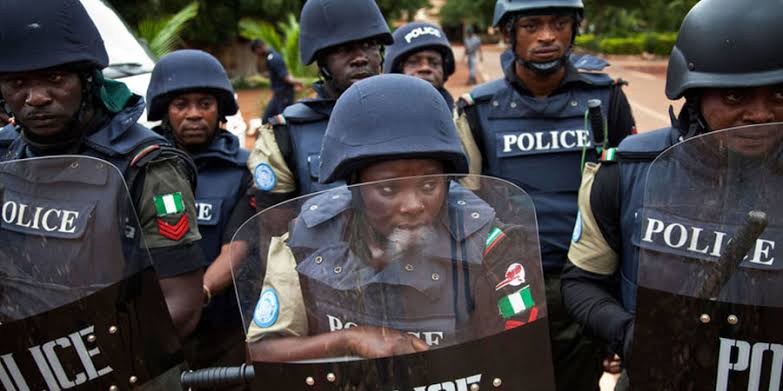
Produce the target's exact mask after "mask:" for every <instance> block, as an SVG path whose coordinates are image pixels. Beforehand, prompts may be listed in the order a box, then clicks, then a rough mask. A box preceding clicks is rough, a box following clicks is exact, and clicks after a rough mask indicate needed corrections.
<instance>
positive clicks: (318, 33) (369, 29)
mask: <svg viewBox="0 0 783 391" xmlns="http://www.w3.org/2000/svg"><path fill="white" fill-rule="evenodd" d="M299 25H300V26H301V27H300V28H301V30H300V32H299V55H300V56H301V58H302V62H304V63H305V64H308V65H309V64H312V63H313V62H314V61H315V60H316V58H317V56H318V52H320V51H322V50H324V49H327V48H330V47H334V46H338V45H342V44H345V43H348V42H353V41H361V40H364V39H370V38H375V39H378V41H379V42H380V43H381V44H383V45H390V44H391V43H392V42H393V39H392V35H391V32H389V26H388V25H387V24H386V20H385V19H384V18H383V14H381V10H380V9H379V8H378V5H377V4H375V1H374V0H308V1H306V2H305V4H304V7H302V13H301V15H300V16H299Z"/></svg>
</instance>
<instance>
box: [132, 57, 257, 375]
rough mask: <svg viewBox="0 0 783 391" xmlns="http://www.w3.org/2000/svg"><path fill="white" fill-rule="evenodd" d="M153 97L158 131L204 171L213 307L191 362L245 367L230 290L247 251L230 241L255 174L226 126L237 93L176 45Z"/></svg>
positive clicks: (207, 298) (208, 61)
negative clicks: (233, 265)
mask: <svg viewBox="0 0 783 391" xmlns="http://www.w3.org/2000/svg"><path fill="white" fill-rule="evenodd" d="M147 102H148V111H147V117H148V120H150V121H162V123H161V125H160V126H158V127H156V128H155V129H154V130H155V131H156V132H158V133H159V134H161V135H163V136H164V137H166V139H168V140H169V141H170V142H171V143H172V144H174V145H176V146H177V148H180V149H181V150H183V151H185V152H187V153H188V154H189V155H190V157H191V158H192V159H193V161H194V162H195V163H196V168H197V170H198V183H199V185H198V187H197V188H196V194H195V196H196V211H197V214H196V217H197V221H198V226H199V230H200V231H201V235H202V239H201V242H200V244H201V250H202V251H203V253H204V255H205V257H206V259H207V260H208V261H209V262H211V263H212V265H210V267H209V268H208V269H207V272H206V273H205V274H204V286H203V291H204V295H203V296H204V302H205V303H207V306H206V307H205V309H204V312H203V314H202V317H201V321H200V322H199V328H198V329H197V330H196V334H194V338H192V340H191V346H190V350H191V351H189V353H190V355H191V356H192V358H191V359H190V360H189V362H190V363H191V365H194V366H196V367H205V366H214V365H232V364H233V365H239V364H241V363H242V362H243V360H244V351H243V347H244V344H243V339H242V334H241V333H237V332H236V331H239V330H242V325H241V317H240V315H239V312H238V309H237V306H236V298H235V296H234V292H233V290H231V289H228V290H226V288H228V287H230V285H231V283H232V280H231V263H232V259H231V257H232V256H234V257H237V256H238V255H239V254H242V253H243V252H244V245H245V244H244V243H242V242H236V243H231V244H229V243H230V242H231V238H232V236H233V234H234V231H235V230H236V228H238V226H239V225H241V224H242V223H243V222H244V221H245V220H247V219H248V218H249V217H250V216H251V215H252V214H253V213H254V211H255V209H254V208H253V207H252V206H251V197H252V192H251V189H252V186H253V184H252V177H251V176H250V173H248V171H247V169H246V168H245V167H246V164H247V157H248V155H249V153H248V152H247V151H246V150H245V149H243V148H242V147H241V146H240V144H241V143H240V141H239V139H237V137H236V136H234V135H233V134H231V133H229V132H227V131H225V130H223V129H222V128H221V127H220V125H221V124H222V123H224V122H225V118H226V117H227V116H230V115H233V114H235V113H236V112H237V102H236V100H235V99H234V90H233V88H232V87H231V83H230V82H229V80H228V76H227V75H226V71H225V70H224V69H223V66H222V65H221V64H220V62H218V60H217V59H216V58H215V57H213V56H212V55H210V54H208V53H206V52H203V51H200V50H178V51H175V52H172V53H170V54H167V55H165V56H164V57H163V58H161V59H160V61H159V62H158V63H157V64H156V65H155V68H154V69H153V71H152V76H151V81H150V85H149V88H148V90H147ZM230 246H234V247H235V248H234V251H230V250H229V247H230ZM233 262H236V261H233ZM232 331H234V332H233V333H232ZM232 348H233V350H232ZM230 353H233V356H232V355H231V354H230Z"/></svg>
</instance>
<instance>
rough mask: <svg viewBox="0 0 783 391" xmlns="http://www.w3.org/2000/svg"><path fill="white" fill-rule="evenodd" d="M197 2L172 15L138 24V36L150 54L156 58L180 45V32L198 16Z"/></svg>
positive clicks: (145, 20)
mask: <svg viewBox="0 0 783 391" xmlns="http://www.w3.org/2000/svg"><path fill="white" fill-rule="evenodd" d="M198 7H199V5H198V2H197V1H194V2H192V3H190V4H188V5H187V6H185V8H183V9H182V10H180V11H179V12H177V13H176V14H174V15H170V16H164V17H162V18H156V19H152V18H150V19H144V20H142V21H141V22H139V36H140V37H141V38H142V39H144V40H146V41H147V43H148V44H149V48H150V50H151V51H152V53H153V54H154V55H155V56H157V57H158V58H160V57H162V56H163V55H165V54H166V53H169V52H171V51H173V50H175V49H177V47H178V46H181V43H182V30H183V29H184V28H185V25H186V24H187V23H188V22H189V21H190V20H192V19H193V18H195V17H196V15H198Z"/></svg>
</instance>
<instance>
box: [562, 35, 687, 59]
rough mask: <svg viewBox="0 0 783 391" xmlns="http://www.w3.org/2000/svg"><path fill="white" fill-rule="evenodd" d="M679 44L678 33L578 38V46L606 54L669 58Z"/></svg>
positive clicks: (586, 36)
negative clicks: (677, 43) (673, 48)
mask: <svg viewBox="0 0 783 391" xmlns="http://www.w3.org/2000/svg"><path fill="white" fill-rule="evenodd" d="M676 42H677V33H638V34H634V35H633V36H630V37H613V38H597V37H596V36H595V35H592V34H585V35H583V36H580V37H577V38H576V45H577V46H579V47H582V48H585V49H587V50H593V51H600V52H602V53H605V54H642V53H644V52H646V53H652V54H657V55H660V56H668V55H669V54H670V53H671V51H672V47H673V46H674V44H675V43H676Z"/></svg>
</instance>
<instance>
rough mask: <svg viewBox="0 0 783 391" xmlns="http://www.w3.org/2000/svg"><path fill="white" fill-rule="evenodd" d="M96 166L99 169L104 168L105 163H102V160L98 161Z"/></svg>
mask: <svg viewBox="0 0 783 391" xmlns="http://www.w3.org/2000/svg"><path fill="white" fill-rule="evenodd" d="M95 168H98V169H101V168H103V163H100V162H98V163H96V164H95Z"/></svg>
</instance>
